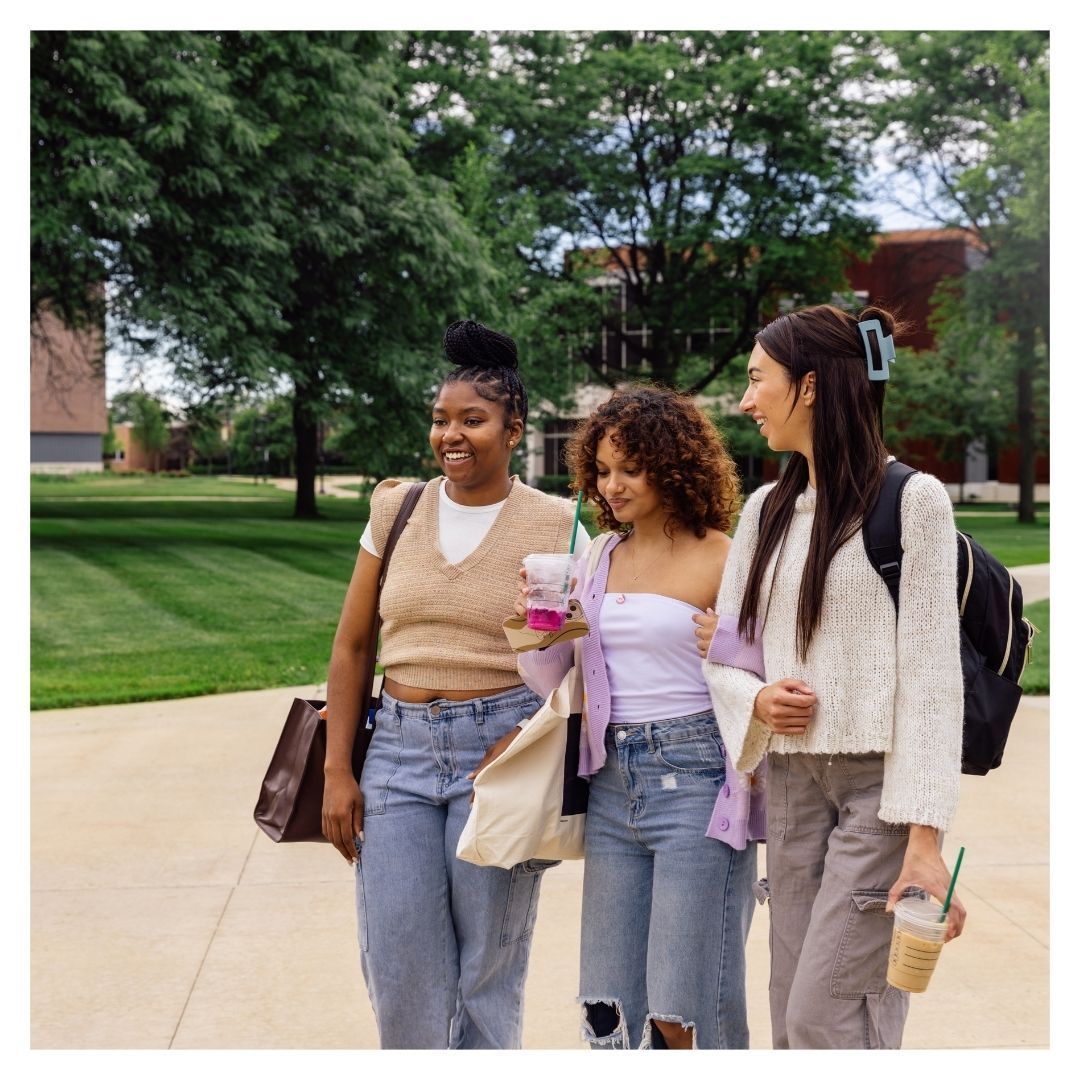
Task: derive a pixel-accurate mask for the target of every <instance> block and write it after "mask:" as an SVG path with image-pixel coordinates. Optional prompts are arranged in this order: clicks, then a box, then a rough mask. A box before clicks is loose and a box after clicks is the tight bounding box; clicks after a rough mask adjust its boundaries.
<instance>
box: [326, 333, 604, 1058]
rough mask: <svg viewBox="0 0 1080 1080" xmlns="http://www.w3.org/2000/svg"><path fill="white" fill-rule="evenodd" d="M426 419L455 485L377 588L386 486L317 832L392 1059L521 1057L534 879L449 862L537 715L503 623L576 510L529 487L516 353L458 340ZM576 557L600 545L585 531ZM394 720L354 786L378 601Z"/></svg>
mask: <svg viewBox="0 0 1080 1080" xmlns="http://www.w3.org/2000/svg"><path fill="white" fill-rule="evenodd" d="M443 348H444V351H445V353H446V358H447V359H448V360H449V361H450V363H451V364H453V365H454V368H453V370H452V371H451V372H450V373H449V374H448V375H447V376H446V378H445V379H444V380H443V382H442V385H441V386H440V387H439V389H438V392H437V394H436V397H435V401H434V404H433V406H432V420H431V434H430V443H431V449H432V452H433V453H434V455H435V459H436V460H437V461H438V463H439V465H440V467H441V469H442V472H443V475H442V476H441V477H438V478H436V479H434V480H431V481H429V482H428V483H427V485H426V487H425V489H424V492H423V494H422V495H421V496H420V499H419V501H418V502H417V504H416V507H415V509H414V510H413V511H412V514H411V516H410V518H409V522H408V525H407V526H406V528H405V530H404V531H403V532H402V534H401V537H400V540H399V542H398V545H397V547H396V548H395V549H394V552H393V555H392V557H391V560H390V566H389V568H388V573H387V575H386V578H385V581H384V583H383V588H382V593H381V596H380V595H379V593H378V582H379V575H380V571H381V562H382V560H381V556H380V552H381V551H382V550H383V548H384V545H385V543H386V539H387V536H388V535H389V533H390V530H391V528H392V526H393V523H394V519H395V518H396V516H397V512H398V510H399V508H400V507H401V505H402V503H403V500H404V497H405V494H406V492H407V490H408V488H409V485H408V484H407V483H401V482H399V481H396V480H384V481H383V482H382V483H381V484H379V485H378V487H376V488H375V491H374V492H373V493H372V497H371V520H370V521H369V522H368V526H367V528H366V529H365V531H364V535H363V537H362V539H361V542H360V543H361V550H360V552H359V555H358V557H357V561H356V568H355V570H354V571H353V576H352V581H351V582H350V584H349V589H348V592H347V594H346V597H345V603H344V608H343V610H342V613H341V620H340V622H339V624H338V630H337V634H336V636H335V638H334V647H333V653H332V656H331V661H330V672H329V676H328V679H327V684H328V688H327V697H328V702H327V713H328V718H327V749H326V764H325V776H326V787H325V794H324V801H323V832H324V833H325V835H326V837H327V839H329V840H330V841H331V843H332V844H333V845H334V847H335V848H337V850H338V851H339V852H340V854H341V855H342V856H343V857H344V858H345V859H346V860H348V861H349V862H350V863H352V864H353V865H354V866H355V868H356V910H357V933H358V937H359V942H360V959H361V966H362V968H363V972H364V978H365V980H366V982H367V987H368V993H369V995H370V997H371V1003H372V1007H373V1009H374V1011H375V1017H376V1020H377V1022H378V1026H379V1040H380V1044H381V1046H382V1047H383V1048H386V1049H389V1048H400V1049H447V1048H450V1049H513V1048H517V1047H520V1045H521V1031H522V997H523V989H524V983H525V973H526V967H527V964H528V958H529V947H530V944H531V937H532V930H533V924H534V922H535V919H536V905H537V899H538V894H539V889H540V880H541V875H542V874H543V872H544V870H546V869H547V868H548V866H550V865H552V864H551V863H547V862H540V861H533V862H526V863H521V864H519V865H518V866H515V867H514V868H513V869H511V870H503V869H500V868H497V867H480V866H474V865H472V864H470V863H467V862H464V861H462V860H460V859H458V858H457V857H456V854H455V852H456V850H457V842H458V837H459V835H460V833H461V830H462V828H463V827H464V825H465V821H466V818H467V817H468V813H469V802H470V797H471V794H472V782H471V779H470V774H471V773H472V772H473V771H474V770H475V769H476V767H477V765H478V764H479V763H480V760H481V759H482V758H483V756H484V754H485V753H486V752H487V750H488V749H489V748H490V747H491V746H492V745H494V744H495V743H496V742H497V741H498V740H499V739H500V738H502V737H503V736H504V735H506V734H507V733H508V732H509V731H510V729H511V728H513V727H515V726H516V725H517V724H518V722H519V721H521V720H524V719H526V718H527V717H529V716H531V715H532V714H533V713H534V712H535V711H536V710H537V709H538V708H539V706H540V704H541V703H542V699H541V698H539V697H538V696H537V695H536V694H535V693H533V692H532V691H531V690H529V688H528V687H526V686H524V685H523V683H522V679H521V676H520V675H519V674H518V671H517V660H516V657H515V655H514V653H513V652H512V651H511V649H510V647H509V645H508V643H507V641H506V637H505V635H504V634H503V630H502V620H503V619H504V618H505V616H506V613H507V611H509V610H510V608H511V607H513V603H514V599H515V597H516V595H517V589H518V579H517V570H518V567H519V566H520V565H521V560H522V559H523V557H524V556H525V555H529V554H532V553H534V552H543V551H552V552H556V551H558V552H564V551H567V550H568V549H569V548H570V541H571V538H570V532H571V529H572V528H573V517H574V515H573V509H572V507H571V505H570V504H569V503H568V502H567V501H566V500H562V499H557V498H554V497H552V496H550V495H545V494H543V493H541V492H539V491H536V490H534V489H533V488H530V487H528V486H526V485H524V484H522V483H521V482H520V481H519V479H518V478H517V477H516V476H513V475H511V474H510V458H511V454H512V453H513V450H514V447H515V446H517V444H518V442H519V441H520V440H521V437H522V434H523V432H524V428H525V422H526V420H527V418H528V397H527V395H526V392H525V387H524V385H523V384H522V382H521V378H520V377H519V375H518V373H517V346H516V345H515V343H514V341H513V339H512V338H509V337H506V336H505V335H503V334H499V333H497V332H495V331H494V330H489V329H488V328H487V327H485V326H483V325H481V324H480V323H476V322H472V321H470V320H462V321H459V322H456V323H454V324H453V325H451V326H450V327H448V329H447V331H446V334H445V336H444V338H443ZM574 543H575V549H576V550H581V549H582V548H583V547H584V546H585V545H587V543H588V534H587V533H586V532H585V531H584V530H583V529H580V527H579V532H578V534H577V535H576V536H575V537H574ZM377 596H378V597H379V599H378V603H379V611H380V614H381V616H382V644H381V650H380V653H379V656H380V660H381V662H382V665H383V669H384V673H385V674H384V683H383V704H382V708H381V709H380V710H379V713H378V715H377V717H376V723H375V733H374V737H373V738H372V741H371V745H370V747H369V748H368V753H367V757H366V760H365V762H364V769H363V774H362V776H361V779H360V784H359V786H358V785H357V783H356V781H355V780H354V778H353V775H352V768H351V754H352V746H353V742H354V739H355V735H356V729H357V724H358V721H359V718H360V713H361V707H362V705H363V702H361V700H360V673H361V672H362V671H363V670H365V661H366V659H367V658H368V656H370V653H371V651H372V650H374V649H375V648H376V646H377V643H376V642H375V641H372V640H371V635H372V623H373V618H374V614H375V604H376V597H377Z"/></svg>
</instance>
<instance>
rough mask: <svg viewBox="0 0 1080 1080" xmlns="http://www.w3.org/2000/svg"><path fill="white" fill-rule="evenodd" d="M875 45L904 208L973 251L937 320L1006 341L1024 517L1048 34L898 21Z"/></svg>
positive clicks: (1029, 477)
mask: <svg viewBox="0 0 1080 1080" xmlns="http://www.w3.org/2000/svg"><path fill="white" fill-rule="evenodd" d="M881 56H882V61H883V68H882V71H881V72H880V73H879V82H878V101H879V105H878V107H879V110H880V117H881V129H882V132H883V140H884V142H883V145H884V146H885V147H886V148H887V150H888V152H889V153H890V155H891V158H892V160H893V162H894V164H895V166H896V168H897V170H898V171H899V172H900V173H901V174H902V175H904V176H905V177H907V178H908V179H909V180H912V181H914V190H915V192H916V193H917V195H916V196H915V202H914V203H912V202H911V200H910V198H909V200H908V202H907V204H906V206H907V209H909V210H912V211H914V212H916V213H919V214H921V215H922V216H923V217H924V218H925V219H926V220H928V221H931V222H933V223H934V224H938V225H944V226H949V225H952V226H959V227H961V228H964V229H967V230H968V231H969V232H970V234H971V236H972V239H973V241H974V245H975V247H976V248H977V249H978V252H979V257H978V260H977V262H976V263H975V265H973V266H972V267H971V268H970V269H969V270H968V272H967V273H966V274H965V275H963V277H962V278H961V279H960V287H959V291H958V294H957V298H956V300H955V301H954V302H953V303H952V304H951V306H950V309H949V313H948V314H949V316H950V317H949V320H948V323H947V327H948V328H949V329H950V330H952V331H953V333H954V337H956V338H958V339H962V338H963V337H964V336H966V337H967V338H968V339H969V340H970V339H972V338H973V339H974V342H975V345H976V347H977V346H978V345H979V343H982V342H986V341H991V340H1000V341H1003V342H1004V343H1005V345H1006V348H1005V349H1004V351H1003V356H1002V358H1001V361H1000V364H999V367H998V373H999V375H1000V377H1001V379H1002V381H1005V380H1008V381H1009V382H1011V383H1012V384H1013V386H1014V387H1015V392H1014V394H1013V395H1011V396H1012V399H1013V402H1014V409H1015V411H1014V414H1013V424H1012V425H1011V426H1014V427H1015V437H1016V440H1017V445H1018V449H1019V457H1020V508H1019V520H1020V521H1022V522H1033V521H1034V520H1035V455H1036V451H1037V449H1038V447H1039V443H1040V439H1041V438H1042V437H1043V432H1044V431H1045V426H1046V422H1047V414H1046V413H1045V412H1041V411H1040V402H1039V398H1040V396H1041V395H1040V393H1039V390H1040V386H1042V385H1045V382H1046V378H1047V373H1048V366H1047V365H1048V359H1049V344H1050V333H1049V272H1050V263H1049V235H1050V214H1049V198H1050V189H1049V147H1050V129H1049V124H1050V114H1049V102H1050V99H1049V79H1050V70H1049V35H1048V34H1046V33H1044V32H1042V31H992V32H974V31H927V32H921V33H910V32H903V33H900V32H897V33H889V34H884V35H882V42H881ZM909 186H910V185H909ZM970 359H971V362H973V363H976V364H979V365H981V366H984V367H985V366H986V362H987V358H986V357H983V356H980V355H979V354H978V353H973V354H972V356H971V358H970ZM1001 435H1002V436H1003V437H1005V438H1007V437H1008V431H1007V430H1003V431H1002V432H1001Z"/></svg>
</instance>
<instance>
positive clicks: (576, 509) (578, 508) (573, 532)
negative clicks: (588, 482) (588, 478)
mask: <svg viewBox="0 0 1080 1080" xmlns="http://www.w3.org/2000/svg"><path fill="white" fill-rule="evenodd" d="M584 497H585V489H584V488H582V489H581V490H580V491H579V492H578V493H577V506H575V507H574V527H573V528H572V529H571V530H570V554H571V555H573V554H574V541H575V540H576V539H577V527H578V522H579V521H580V520H581V500H582V499H583V498H584Z"/></svg>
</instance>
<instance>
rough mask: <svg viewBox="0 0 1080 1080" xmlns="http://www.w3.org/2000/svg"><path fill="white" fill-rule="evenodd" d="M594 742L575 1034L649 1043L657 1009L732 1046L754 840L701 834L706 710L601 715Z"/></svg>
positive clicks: (705, 1042) (710, 792)
mask: <svg viewBox="0 0 1080 1080" xmlns="http://www.w3.org/2000/svg"><path fill="white" fill-rule="evenodd" d="M605 747H606V749H607V759H606V761H605V762H604V765H603V768H601V769H600V771H599V772H598V773H597V774H596V775H595V776H594V777H593V778H592V783H591V785H590V788H589V813H588V817H587V818H586V825H585V886H584V897H583V901H582V914H581V983H580V990H581V995H580V997H579V998H578V1000H579V1002H580V1003H581V1004H582V1006H583V1032H582V1034H583V1037H584V1038H585V1039H586V1040H587V1041H588V1042H589V1044H590V1046H592V1047H595V1048H612V1049H634V1048H636V1047H638V1046H639V1045H640V1047H642V1048H651V1047H656V1046H663V1045H664V1043H663V1037H662V1035H661V1034H660V1032H659V1031H658V1029H657V1028H656V1027H655V1025H654V1024H653V1023H652V1021H653V1020H666V1021H676V1022H678V1023H680V1024H682V1025H683V1026H684V1027H692V1028H693V1033H694V1034H693V1039H694V1046H695V1047H697V1048H699V1049H724V1048H740V1049H744V1048H746V1047H747V1046H748V1045H749V1039H750V1036H749V1031H748V1028H747V1023H746V938H747V935H748V934H749V932H750V919H751V916H752V915H753V908H754V897H753V883H754V879H755V877H756V850H757V845H756V844H755V843H749V844H748V845H747V847H746V849H745V850H743V851H736V850H735V849H734V848H732V847H729V846H728V845H727V844H725V843H723V842H721V841H719V840H713V839H711V838H709V837H706V835H705V829H706V828H707V827H708V824H709V816H710V814H711V813H712V808H713V803H714V802H715V801H716V796H717V792H718V790H719V788H720V786H721V785H722V784H723V783H724V780H725V774H726V767H725V761H724V746H723V742H722V741H721V739H720V734H719V732H718V730H717V726H716V719H715V717H714V716H713V714H712V712H711V711H710V712H702V713H695V714H694V715H692V716H683V717H679V718H677V719H674V720H662V721H658V722H656V723H648V724H613V725H611V726H609V728H608V731H607V735H606V737H605Z"/></svg>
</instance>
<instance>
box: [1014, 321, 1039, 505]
mask: <svg viewBox="0 0 1080 1080" xmlns="http://www.w3.org/2000/svg"><path fill="white" fill-rule="evenodd" d="M1016 344H1017V350H1018V356H1017V359H1018V361H1019V363H1018V364H1017V372H1016V427H1017V432H1018V436H1019V459H1020V463H1019V468H1020V476H1019V481H1020V510H1019V513H1018V515H1017V521H1019V522H1021V523H1022V524H1025V525H1033V524H1035V400H1034V391H1033V387H1032V369H1033V368H1034V366H1035V333H1034V330H1033V329H1032V327H1030V326H1023V327H1022V328H1021V330H1020V333H1019V335H1018V336H1017V342H1016Z"/></svg>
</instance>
